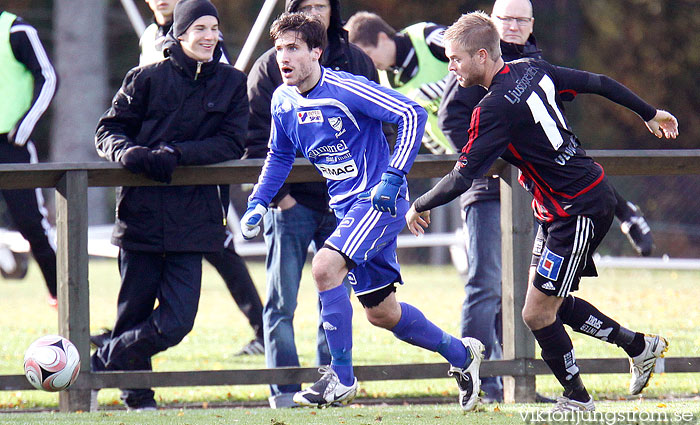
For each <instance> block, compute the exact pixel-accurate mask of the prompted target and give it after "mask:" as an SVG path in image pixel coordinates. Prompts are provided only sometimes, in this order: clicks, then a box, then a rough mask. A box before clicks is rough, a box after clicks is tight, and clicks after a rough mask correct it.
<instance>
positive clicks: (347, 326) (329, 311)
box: [319, 285, 355, 386]
mask: <svg viewBox="0 0 700 425" xmlns="http://www.w3.org/2000/svg"><path fill="white" fill-rule="evenodd" d="M319 296H320V297H321V319H323V329H324V330H325V331H326V339H327V340H328V348H329V350H330V352H331V368H333V370H334V371H335V373H336V374H338V378H339V379H340V382H341V383H342V384H343V385H347V386H350V385H352V384H353V383H354V382H355V375H354V374H353V371H352V304H350V297H349V296H348V292H347V290H346V289H345V286H343V285H340V286H337V287H335V288H333V289H329V290H327V291H323V292H319Z"/></svg>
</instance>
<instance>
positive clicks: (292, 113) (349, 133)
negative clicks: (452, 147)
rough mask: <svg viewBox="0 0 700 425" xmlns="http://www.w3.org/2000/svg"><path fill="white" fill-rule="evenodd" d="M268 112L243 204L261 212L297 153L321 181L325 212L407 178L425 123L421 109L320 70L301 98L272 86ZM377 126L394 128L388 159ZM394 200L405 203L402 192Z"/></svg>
mask: <svg viewBox="0 0 700 425" xmlns="http://www.w3.org/2000/svg"><path fill="white" fill-rule="evenodd" d="M271 111H272V130H271V134H270V142H269V151H268V154H267V159H266V160H265V165H264V166H263V170H262V173H261V174H260V178H259V179H258V184H257V185H256V186H255V188H254V189H253V193H252V194H251V195H250V198H249V200H250V201H258V202H261V203H262V204H263V205H265V206H267V205H268V204H269V203H270V200H271V199H272V198H273V197H274V196H275V194H276V193H277V191H278V190H279V188H280V187H281V186H282V184H283V183H284V180H285V179H286V178H287V175H288V174H289V171H290V170H291V168H292V163H293V162H294V157H295V153H296V151H297V150H299V151H300V152H301V153H302V154H303V155H304V156H305V157H306V158H307V159H308V160H309V161H311V163H312V164H314V165H315V166H316V168H317V170H318V172H319V173H320V174H321V175H322V176H323V177H325V178H326V180H327V184H328V193H329V194H330V197H331V199H330V206H331V208H333V209H341V210H342V209H344V208H345V207H346V206H347V205H349V204H351V203H352V202H353V201H354V200H355V198H356V196H357V195H358V194H360V193H362V192H364V191H366V190H368V189H370V188H372V187H373V186H375V185H376V184H378V183H379V181H380V179H381V176H382V173H384V172H385V171H387V170H390V171H393V172H396V173H397V174H400V175H403V174H407V173H408V172H409V170H410V169H411V165H413V160H414V159H415V157H416V154H417V153H418V149H419V148H420V144H421V137H422V135H423V128H424V126H425V122H426V119H427V113H426V112H425V110H424V109H423V108H422V107H421V106H420V105H418V104H417V103H415V102H413V101H412V100H410V99H408V98H407V97H405V96H404V95H402V94H400V93H398V92H396V91H394V90H391V89H388V88H385V87H382V86H380V85H378V84H376V83H374V82H372V81H369V80H367V79H366V78H365V77H362V76H357V75H353V74H350V73H347V72H342V71H333V70H330V69H328V68H323V67H322V68H321V79H320V81H319V83H318V84H317V85H316V87H314V88H313V89H312V90H311V91H310V92H308V93H306V95H305V96H302V95H301V94H300V93H299V92H298V91H297V90H296V88H295V87H290V86H287V85H284V84H283V85H281V86H279V87H278V88H277V90H275V93H274V94H273V95H272V105H271ZM382 121H386V122H391V123H395V124H397V125H398V132H397V137H396V145H395V149H394V152H393V154H392V155H391V156H390V155H389V147H388V144H387V141H386V138H385V137H384V133H383V132H382ZM404 186H405V185H404ZM401 193H402V196H406V188H405V187H404V188H403V189H402V191H401Z"/></svg>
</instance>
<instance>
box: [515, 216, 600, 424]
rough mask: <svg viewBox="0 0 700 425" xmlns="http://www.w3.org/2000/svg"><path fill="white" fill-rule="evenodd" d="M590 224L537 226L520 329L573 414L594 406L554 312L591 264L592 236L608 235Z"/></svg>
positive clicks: (567, 221)
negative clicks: (537, 351) (526, 329)
mask: <svg viewBox="0 0 700 425" xmlns="http://www.w3.org/2000/svg"><path fill="white" fill-rule="evenodd" d="M610 220H612V214H610ZM595 224H596V223H594V221H593V220H592V219H591V218H589V217H585V216H574V217H569V218H560V219H557V220H555V221H554V222H551V223H547V224H546V225H545V226H541V227H540V229H539V232H538V234H537V237H536V240H535V249H534V250H533V263H532V264H533V267H532V268H531V270H530V276H529V284H528V291H527V295H526V298H525V305H524V307H523V312H522V316H523V320H524V322H525V324H526V325H527V326H528V327H529V328H530V330H532V333H533V335H534V336H535V339H536V340H537V342H538V344H539V345H540V347H541V348H542V359H543V360H544V361H545V363H547V365H548V366H549V368H550V369H551V370H552V373H553V374H554V376H555V377H556V378H557V380H558V381H559V383H560V384H561V385H562V386H563V387H564V394H563V397H562V398H561V399H560V400H561V401H562V402H563V403H565V404H567V405H568V407H570V408H572V409H575V410H592V409H594V407H593V401H592V399H591V397H590V395H589V394H588V392H587V390H586V388H585V386H584V385H583V381H582V380H581V377H580V376H579V368H578V366H577V364H576V355H575V352H574V347H573V344H572V342H571V338H570V337H569V335H568V334H567V333H566V330H565V329H564V324H563V322H562V321H561V319H560V318H559V316H558V315H557V313H558V311H559V307H560V306H561V304H562V302H563V299H564V298H565V297H566V296H568V294H569V292H570V291H572V290H576V289H578V283H579V280H580V278H581V273H582V271H583V270H584V269H585V266H586V264H587V263H588V261H592V259H590V254H591V252H592V250H591V242H592V240H593V237H594V234H595V233H597V230H600V231H601V232H600V234H601V235H604V234H605V231H606V230H607V227H605V226H604V224H601V229H596V228H595ZM608 227H609V223H608ZM594 230H595V232H594ZM601 237H602V236H601Z"/></svg>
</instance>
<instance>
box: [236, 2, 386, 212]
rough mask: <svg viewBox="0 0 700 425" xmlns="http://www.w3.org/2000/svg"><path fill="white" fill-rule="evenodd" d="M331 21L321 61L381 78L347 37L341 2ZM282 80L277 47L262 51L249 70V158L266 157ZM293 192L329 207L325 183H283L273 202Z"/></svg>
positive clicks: (334, 5) (309, 203)
mask: <svg viewBox="0 0 700 425" xmlns="http://www.w3.org/2000/svg"><path fill="white" fill-rule="evenodd" d="M300 3H301V0H287V3H286V10H287V11H288V12H294V11H296V10H297V8H298V7H299V4H300ZM330 4H331V22H330V25H329V27H328V31H327V34H328V46H327V47H326V48H325V49H324V51H323V55H322V56H321V65H323V66H325V67H328V68H332V69H334V70H342V71H347V72H351V73H353V74H357V75H363V76H365V77H367V78H368V79H370V80H372V81H377V82H378V81H379V78H378V76H377V69H376V68H375V67H374V64H373V63H372V60H371V59H370V58H369V56H367V55H366V54H365V53H364V52H363V51H362V50H361V49H360V48H359V47H357V46H355V45H354V44H351V43H350V42H349V41H348V35H347V31H345V30H344V29H343V23H342V21H341V19H340V2H339V0H331V1H330ZM281 84H282V75H281V74H280V70H279V68H278V66H277V61H276V57H275V49H274V48H272V49H270V50H268V51H267V52H265V53H263V54H262V55H261V56H260V57H259V58H258V59H257V60H256V61H255V64H253V67H252V68H251V70H250V72H249V73H248V99H250V109H249V112H250V118H249V121H248V133H247V136H246V141H245V147H246V153H245V157H246V158H264V157H265V156H266V155H267V143H268V141H269V139H270V120H271V118H272V116H271V115H270V103H271V101H272V93H273V92H274V91H275V89H276V88H277V87H278V86H280V85H281ZM287 194H291V195H292V197H294V199H296V200H297V202H299V203H300V204H302V205H304V206H306V207H309V208H312V209H314V210H326V209H328V187H327V186H326V183H321V182H318V183H294V184H286V185H284V186H283V187H282V188H281V189H280V191H279V192H278V194H277V196H275V198H274V199H273V200H272V203H271V205H273V206H274V205H275V204H276V202H277V201H279V200H280V199H282V198H283V197H284V196H285V195H287Z"/></svg>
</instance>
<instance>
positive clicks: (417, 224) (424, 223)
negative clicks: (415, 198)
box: [406, 205, 430, 236]
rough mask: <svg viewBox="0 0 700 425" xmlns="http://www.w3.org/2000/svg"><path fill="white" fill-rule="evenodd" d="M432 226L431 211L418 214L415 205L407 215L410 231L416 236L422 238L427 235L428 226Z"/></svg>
mask: <svg viewBox="0 0 700 425" xmlns="http://www.w3.org/2000/svg"><path fill="white" fill-rule="evenodd" d="M429 224H430V210H428V211H423V212H420V213H419V212H417V211H416V207H415V205H411V209H409V210H408V212H407V213H406V225H408V230H410V231H411V233H413V235H414V236H420V235H422V234H423V233H425V230H423V229H427V228H428V225H429Z"/></svg>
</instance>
